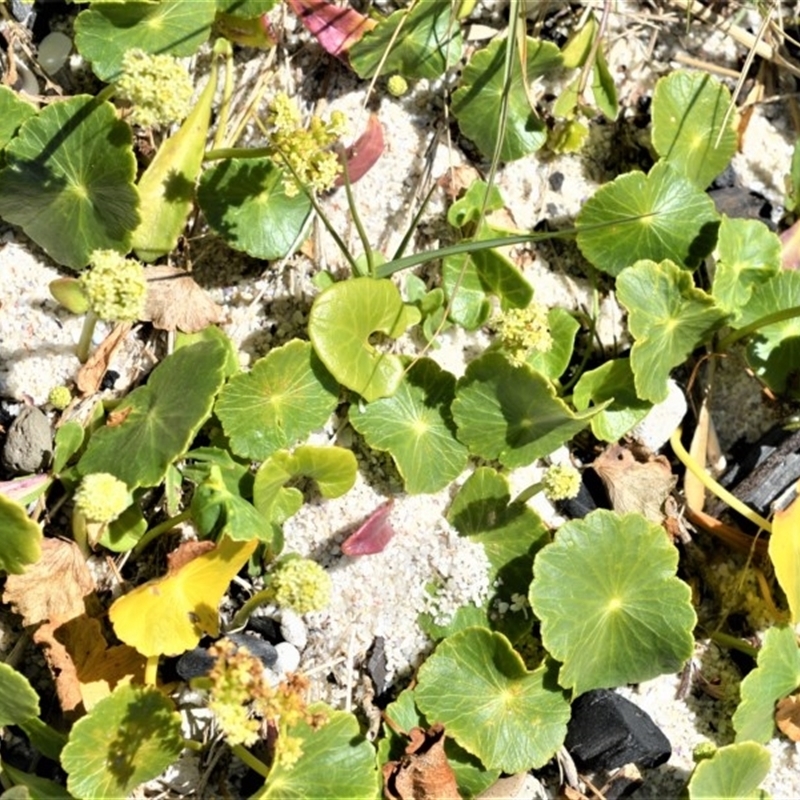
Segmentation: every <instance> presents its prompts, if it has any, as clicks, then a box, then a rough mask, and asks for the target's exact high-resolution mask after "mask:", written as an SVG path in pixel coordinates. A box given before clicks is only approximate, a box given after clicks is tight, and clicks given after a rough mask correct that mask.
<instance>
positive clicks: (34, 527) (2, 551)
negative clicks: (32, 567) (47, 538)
mask: <svg viewBox="0 0 800 800" xmlns="http://www.w3.org/2000/svg"><path fill="white" fill-rule="evenodd" d="M0 531H2V536H0V571H3V572H9V573H11V574H14V575H20V574H22V573H23V572H25V567H26V566H27V565H28V564H34V563H35V562H37V561H38V560H39V558H40V557H41V554H42V528H41V525H39V523H38V522H34V521H33V520H32V519H30V517H28V514H27V512H26V511H25V508H24V506H22V505H21V504H20V503H18V502H17V501H16V500H11V499H10V498H9V497H6V496H5V495H4V494H0Z"/></svg>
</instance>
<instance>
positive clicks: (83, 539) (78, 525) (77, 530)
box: [72, 507, 92, 558]
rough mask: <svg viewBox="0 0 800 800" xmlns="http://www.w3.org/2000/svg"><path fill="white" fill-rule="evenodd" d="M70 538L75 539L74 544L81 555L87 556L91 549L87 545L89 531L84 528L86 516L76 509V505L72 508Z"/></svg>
mask: <svg viewBox="0 0 800 800" xmlns="http://www.w3.org/2000/svg"><path fill="white" fill-rule="evenodd" d="M72 538H73V539H74V540H75V544H77V545H78V549H79V550H80V551H81V555H82V556H83V557H84V558H89V556H90V555H91V554H92V550H91V548H90V547H89V533H88V531H87V530H86V517H85V516H84V515H83V514H82V513H81V512H80V511H78V509H77V507H74V508H73V509H72Z"/></svg>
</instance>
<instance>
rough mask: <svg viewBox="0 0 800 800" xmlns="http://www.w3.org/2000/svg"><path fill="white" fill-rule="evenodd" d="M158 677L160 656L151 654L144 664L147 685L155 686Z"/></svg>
mask: <svg viewBox="0 0 800 800" xmlns="http://www.w3.org/2000/svg"><path fill="white" fill-rule="evenodd" d="M157 679H158V656H149V657H148V659H147V661H146V663H145V665H144V683H145V686H155V685H156V681H157Z"/></svg>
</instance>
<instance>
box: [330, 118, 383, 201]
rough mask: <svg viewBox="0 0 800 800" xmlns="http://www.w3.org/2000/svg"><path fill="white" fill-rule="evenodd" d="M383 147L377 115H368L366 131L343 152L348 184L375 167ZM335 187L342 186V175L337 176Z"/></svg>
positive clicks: (381, 128)
mask: <svg viewBox="0 0 800 800" xmlns="http://www.w3.org/2000/svg"><path fill="white" fill-rule="evenodd" d="M384 147H385V144H384V141H383V126H382V125H381V123H380V122H379V121H378V116H377V114H370V116H369V122H368V123H367V129H366V130H365V131H364V133H362V134H361V136H359V137H358V139H356V141H355V142H354V143H353V144H351V145H350V147H348V148H347V150H345V152H344V159H345V162H346V164H347V177H348V178H349V179H350V183H355V182H356V181H357V180H359V179H360V178H363V177H364V175H366V173H367V172H369V171H370V170H371V169H372V167H373V166H375V162H376V161H377V160H378V159H379V158H380V157H381V155H383V149H384ZM335 185H336V186H344V176H343V175H339V176H337V178H336V183H335Z"/></svg>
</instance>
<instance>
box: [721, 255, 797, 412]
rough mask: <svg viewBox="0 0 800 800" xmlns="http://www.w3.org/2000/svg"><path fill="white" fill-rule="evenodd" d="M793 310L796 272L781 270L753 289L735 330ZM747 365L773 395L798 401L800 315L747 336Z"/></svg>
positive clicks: (794, 305) (766, 326) (795, 298)
mask: <svg viewBox="0 0 800 800" xmlns="http://www.w3.org/2000/svg"><path fill="white" fill-rule="evenodd" d="M797 307H800V272H796V271H795V270H781V272H779V273H778V274H777V275H776V276H775V277H774V278H770V280H768V281H766V282H765V283H761V284H759V285H758V286H756V287H755V288H754V289H753V294H752V296H751V297H750V300H749V301H748V303H747V305H746V306H745V307H744V308H743V309H742V311H741V314H740V316H739V320H738V323H737V325H736V327H737V328H744V327H747V326H748V325H751V324H753V323H754V322H756V321H757V320H759V319H762V318H763V317H766V316H767V315H769V314H774V313H776V312H779V311H784V310H786V311H788V310H789V309H792V308H797ZM747 363H748V364H749V365H750V366H751V367H752V368H753V370H754V371H755V373H756V375H758V377H759V378H761V379H762V380H763V381H764V382H765V383H766V384H767V385H768V386H769V387H770V389H772V390H773V391H774V392H776V393H777V394H784V393H785V394H787V395H788V396H789V397H791V398H792V399H795V400H796V399H798V398H800V316H797V315H795V316H792V317H789V318H788V319H785V320H783V321H781V322H775V323H773V324H772V325H765V326H764V327H762V328H759V329H758V330H757V331H756V332H755V333H753V334H751V336H750V339H749V342H748V345H747Z"/></svg>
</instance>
